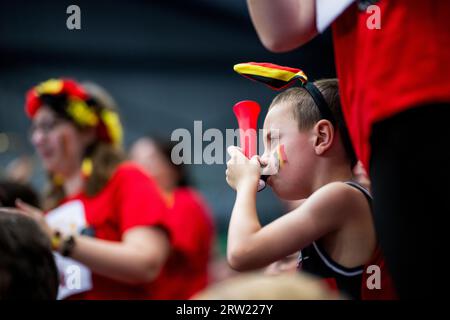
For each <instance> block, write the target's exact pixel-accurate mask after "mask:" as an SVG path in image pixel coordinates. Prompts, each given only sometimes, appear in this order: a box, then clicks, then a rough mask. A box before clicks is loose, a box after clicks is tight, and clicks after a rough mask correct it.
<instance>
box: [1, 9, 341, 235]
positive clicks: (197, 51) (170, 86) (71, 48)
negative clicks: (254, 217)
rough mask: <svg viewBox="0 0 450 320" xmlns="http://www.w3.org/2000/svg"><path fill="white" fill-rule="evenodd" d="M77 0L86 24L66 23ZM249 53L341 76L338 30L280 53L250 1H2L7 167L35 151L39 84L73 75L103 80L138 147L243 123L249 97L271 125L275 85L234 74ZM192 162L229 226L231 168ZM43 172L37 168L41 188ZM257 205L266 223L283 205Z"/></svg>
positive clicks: (266, 199)
mask: <svg viewBox="0 0 450 320" xmlns="http://www.w3.org/2000/svg"><path fill="white" fill-rule="evenodd" d="M71 4H76V5H78V6H79V7H80V8H81V30H68V29H67V27H66V20H67V18H68V16H69V14H67V13H66V8H67V7H68V6H69V5H71ZM248 61H258V62H273V63H277V64H281V65H287V66H292V67H299V68H301V69H303V70H304V71H305V72H306V73H307V74H308V76H309V77H310V78H312V79H319V78H324V77H334V76H335V71H334V64H333V52H332V45H331V37H330V32H329V31H327V32H325V34H324V35H321V36H320V37H318V38H316V39H315V40H313V41H312V42H311V43H309V44H308V45H306V46H304V47H303V48H301V49H299V50H296V51H294V52H291V53H288V54H272V53H270V52H268V51H267V50H265V49H264V48H263V47H262V45H261V44H260V42H259V40H258V38H257V35H256V33H255V31H254V29H253V26H252V24H251V21H250V18H249V15H248V12H247V8H246V3H245V1H244V0H231V1H230V0H185V1H178V0H166V1H144V0H140V1H139V0H132V1H123V0H122V1H92V0H91V1H43V0H40V1H24V0H21V1H14V2H4V1H1V2H0V135H2V137H3V138H2V139H3V147H0V175H1V172H2V171H3V170H4V168H5V166H6V165H7V164H8V163H9V162H10V161H11V160H12V159H14V158H16V157H17V156H20V155H23V154H33V149H32V148H31V145H30V144H29V142H28V137H27V132H28V126H29V120H28V119H27V118H26V117H25V115H24V112H23V104H24V93H25V92H26V90H27V89H29V88H30V87H31V86H33V85H35V84H36V83H38V82H41V81H43V80H46V79H48V78H51V77H61V76H66V77H73V78H75V79H78V80H92V81H94V82H97V83H99V84H101V85H102V86H104V87H105V88H106V89H107V90H108V91H109V92H110V93H111V94H112V95H113V96H114V98H115V99H116V100H117V102H118V104H119V106H120V111H121V114H122V120H123V124H124V127H125V143H126V147H129V145H130V143H131V142H133V141H134V140H135V139H136V138H138V137H139V136H141V135H143V134H145V133H156V134H158V135H160V136H164V137H167V138H170V134H171V133H172V131H173V130H175V129H177V128H186V129H188V130H189V131H192V132H193V128H194V120H202V121H203V130H204V131H205V130H207V129H208V128H217V129H219V130H221V131H222V132H223V133H225V129H226V128H236V126H237V124H236V120H235V118H234V115H233V112H232V106H233V105H234V104H235V103H236V102H238V101H240V100H246V99H250V100H256V101H258V102H259V103H260V104H261V106H262V110H263V112H262V116H261V117H260V118H261V119H260V125H262V120H263V115H264V114H265V111H266V110H267V106H268V105H269V103H270V100H271V98H273V96H274V95H275V92H273V91H271V90H269V89H268V88H266V87H264V86H262V85H261V84H257V83H253V82H250V81H248V80H246V79H244V78H242V77H240V76H238V75H237V74H235V73H234V71H233V69H232V67H233V65H234V64H236V63H239V62H248ZM5 134H6V135H5ZM5 137H6V138H7V140H8V143H6V144H5ZM205 145H206V144H205ZM189 169H190V172H191V176H192V177H193V180H194V181H195V182H196V186H197V187H198V188H199V190H200V191H201V192H202V193H203V195H204V196H205V197H206V199H207V200H208V202H209V204H210V206H211V207H212V209H213V213H214V217H215V218H216V222H217V225H218V228H219V230H220V231H221V233H223V232H224V231H226V227H227V222H228V219H229V215H230V212H231V209H232V205H233V202H234V196H235V194H234V192H233V191H232V190H231V189H230V188H229V187H228V185H227V184H226V181H225V179H224V172H225V166H224V165H191V166H189ZM43 177H44V174H43V172H42V169H41V168H40V167H39V166H38V167H37V168H36V172H35V174H34V176H33V180H32V183H33V185H34V186H35V187H36V188H38V189H42V185H43V183H44V178H43ZM258 207H259V210H260V213H261V216H262V220H263V222H264V223H265V222H268V221H270V220H271V219H273V218H274V217H276V216H277V215H279V214H280V213H282V212H283V208H282V206H281V204H280V203H279V202H278V201H277V200H276V198H275V197H274V196H273V194H272V192H271V191H270V190H266V191H264V192H262V193H261V194H259V196H258Z"/></svg>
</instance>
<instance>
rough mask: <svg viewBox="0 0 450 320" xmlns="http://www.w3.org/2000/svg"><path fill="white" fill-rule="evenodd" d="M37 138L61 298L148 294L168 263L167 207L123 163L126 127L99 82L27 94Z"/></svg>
mask: <svg viewBox="0 0 450 320" xmlns="http://www.w3.org/2000/svg"><path fill="white" fill-rule="evenodd" d="M26 112H27V114H28V116H29V117H30V118H31V120H32V127H31V141H32V143H33V145H34V147H35V148H36V151H37V153H38V155H39V156H40V158H41V159H42V163H43V165H44V168H45V169H46V171H47V172H48V175H49V178H50V188H49V191H48V193H47V194H46V197H45V203H44V206H45V210H46V215H45V216H44V215H43V214H42V212H41V211H39V210H38V209H36V208H34V207H32V206H30V205H28V204H26V203H24V202H22V201H20V200H18V201H16V205H17V207H18V208H19V209H21V210H22V213H23V214H25V215H28V216H30V217H32V218H34V219H35V220H36V221H38V222H39V224H40V225H41V226H42V228H43V229H44V230H45V231H46V234H47V236H48V237H49V238H50V239H51V242H52V246H53V249H54V253H55V259H56V263H57V265H58V269H59V274H60V286H59V292H58V297H59V299H149V298H150V297H151V294H152V293H153V290H154V288H153V283H154V282H155V280H156V279H158V276H159V274H160V271H161V269H162V267H163V265H164V263H165V262H166V260H167V257H168V254H169V251H170V243H169V234H168V232H167V230H168V227H167V222H166V218H167V217H166V216H167V208H166V205H165V203H164V200H163V198H162V195H161V194H160V192H159V190H158V188H157V186H156V184H155V183H154V182H153V181H152V179H151V178H150V177H148V176H147V175H146V174H145V173H144V172H143V171H142V170H141V169H140V168H139V167H138V166H136V165H134V164H132V163H127V162H123V156H122V152H121V140H122V128H121V124H120V119H119V116H118V114H117V112H116V108H115V106H114V101H113V100H112V99H111V97H110V96H109V95H108V94H107V93H106V92H105V91H104V90H103V89H101V88H100V87H99V86H97V85H95V84H92V83H86V84H80V83H78V82H76V81H74V80H70V79H52V80H48V81H46V82H43V83H41V84H39V85H38V86H36V87H34V88H32V89H31V90H30V91H29V92H28V94H27V101H26Z"/></svg>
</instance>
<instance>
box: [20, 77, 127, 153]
mask: <svg viewBox="0 0 450 320" xmlns="http://www.w3.org/2000/svg"><path fill="white" fill-rule="evenodd" d="M42 105H47V106H49V107H50V108H52V109H53V110H54V111H56V112H57V113H59V114H63V115H64V116H66V117H68V118H69V119H71V120H73V121H74V122H75V123H76V124H77V125H79V126H81V127H93V128H96V130H97V135H98V137H99V139H101V140H102V141H105V142H108V143H111V144H113V145H117V146H120V145H121V144H122V135H123V134H122V125H121V123H120V119H119V116H118V114H117V113H116V112H115V111H113V110H110V109H107V108H102V107H100V106H99V104H98V103H96V101H95V99H93V98H92V97H90V96H89V94H88V93H87V91H86V90H85V89H84V88H83V86H82V85H81V84H79V83H77V82H76V81H74V80H72V79H50V80H47V81H45V82H42V83H40V84H39V85H37V86H35V87H33V88H31V89H30V90H29V91H28V92H27V94H26V102H25V111H26V113H27V115H28V116H29V117H30V118H33V117H34V116H35V114H36V112H37V111H38V110H39V108H40V107H41V106H42Z"/></svg>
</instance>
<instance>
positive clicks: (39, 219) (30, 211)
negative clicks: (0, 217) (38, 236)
mask: <svg viewBox="0 0 450 320" xmlns="http://www.w3.org/2000/svg"><path fill="white" fill-rule="evenodd" d="M16 207H17V209H18V210H15V211H16V212H17V213H20V214H23V215H24V216H27V217H29V218H31V219H33V220H34V221H36V223H37V224H38V225H39V226H40V227H41V229H42V230H43V231H44V232H45V234H46V235H47V236H48V238H49V239H51V238H52V236H53V233H54V231H53V230H52V228H50V226H49V225H48V224H47V221H46V220H45V216H44V213H43V212H42V211H41V210H40V209H38V208H36V207H33V206H31V205H29V204H28V203H25V202H23V201H22V200H20V199H17V200H16Z"/></svg>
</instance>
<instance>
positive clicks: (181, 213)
mask: <svg viewBox="0 0 450 320" xmlns="http://www.w3.org/2000/svg"><path fill="white" fill-rule="evenodd" d="M172 148H173V144H171V143H168V142H166V141H165V140H162V139H156V138H150V137H142V138H140V139H138V140H137V141H136V142H135V143H134V144H133V146H132V147H131V149H130V153H129V154H130V158H131V160H133V161H135V162H137V163H138V164H140V165H141V166H142V167H143V168H144V169H145V170H146V171H147V172H148V174H149V175H151V176H152V177H153V178H154V179H155V181H156V182H157V183H158V185H159V186H160V188H161V189H162V191H163V194H164V195H165V199H166V203H167V204H168V206H169V215H168V216H169V219H168V225H169V227H170V230H171V239H172V251H171V254H170V256H169V259H168V262H167V264H166V266H165V268H164V269H163V271H162V274H161V276H160V277H159V278H158V279H157V280H156V281H155V283H154V286H155V287H156V290H154V295H153V296H152V297H153V298H154V299H189V298H191V297H192V296H193V295H194V294H196V293H197V292H199V291H201V290H202V289H204V288H205V287H206V286H207V284H208V280H209V274H208V266H209V261H210V258H211V253H212V252H211V251H212V245H213V240H214V225H213V222H212V219H211V213H210V210H209V208H208V206H207V204H206V202H205V201H204V200H203V199H202V197H201V196H200V194H198V193H197V192H196V191H195V190H194V189H193V188H192V187H190V186H189V185H190V184H189V181H188V179H187V175H186V172H185V170H184V166H183V165H182V164H180V165H175V164H174V163H173V161H172V159H171V152H172Z"/></svg>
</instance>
